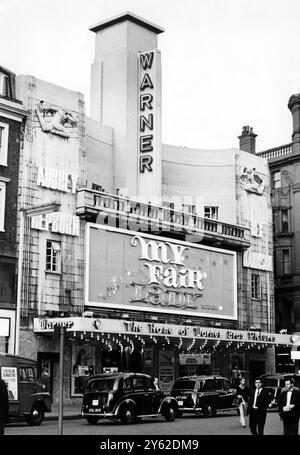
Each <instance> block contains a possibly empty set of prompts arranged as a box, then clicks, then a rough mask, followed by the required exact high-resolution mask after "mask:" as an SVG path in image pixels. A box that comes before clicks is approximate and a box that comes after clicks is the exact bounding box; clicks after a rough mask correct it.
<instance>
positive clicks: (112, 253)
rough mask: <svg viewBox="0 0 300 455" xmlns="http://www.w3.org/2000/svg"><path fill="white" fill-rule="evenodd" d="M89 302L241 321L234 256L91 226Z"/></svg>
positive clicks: (88, 255)
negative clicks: (238, 316) (238, 314)
mask: <svg viewBox="0 0 300 455" xmlns="http://www.w3.org/2000/svg"><path fill="white" fill-rule="evenodd" d="M86 245H87V250H86V253H87V257H86V267H87V270H86V304H87V305H93V306H96V307H102V308H112V309H114V308H119V309H122V310H140V311H152V312H159V313H173V314H182V315H189V316H191V315H194V316H206V317H215V318H223V319H236V318H237V285H236V253H235V252H232V251H227V250H222V249H218V248H212V247H207V246H204V245H199V244H193V243H188V242H181V241H180V242H179V241H177V240H173V239H172V240H171V239H167V238H165V237H159V236H153V235H147V234H142V235H141V234H140V233H138V232H134V231H125V230H120V229H118V230H116V229H115V228H111V227H106V226H101V225H95V224H88V226H87V243H86Z"/></svg>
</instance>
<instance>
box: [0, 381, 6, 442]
mask: <svg viewBox="0 0 300 455" xmlns="http://www.w3.org/2000/svg"><path fill="white" fill-rule="evenodd" d="M7 419H8V392H7V387H6V383H5V382H4V381H3V379H0V436H3V435H4V425H5V422H6V421H7Z"/></svg>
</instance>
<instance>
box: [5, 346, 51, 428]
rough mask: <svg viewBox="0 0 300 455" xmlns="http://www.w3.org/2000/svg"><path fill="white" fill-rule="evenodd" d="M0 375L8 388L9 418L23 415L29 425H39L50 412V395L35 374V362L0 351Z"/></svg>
mask: <svg viewBox="0 0 300 455" xmlns="http://www.w3.org/2000/svg"><path fill="white" fill-rule="evenodd" d="M0 377H1V378H2V379H3V380H4V381H5V382H6V384H7V388H8V399H9V409H8V417H9V419H12V418H18V417H24V418H25V420H26V422H27V423H28V424H29V425H35V426H37V425H40V424H41V423H42V421H43V420H44V416H45V412H51V396H50V394H49V393H48V392H47V391H45V388H44V386H43V384H42V383H41V381H40V379H39V378H38V376H37V362H36V361H35V360H33V359H27V358H25V357H20V356H17V355H13V354H6V353H0Z"/></svg>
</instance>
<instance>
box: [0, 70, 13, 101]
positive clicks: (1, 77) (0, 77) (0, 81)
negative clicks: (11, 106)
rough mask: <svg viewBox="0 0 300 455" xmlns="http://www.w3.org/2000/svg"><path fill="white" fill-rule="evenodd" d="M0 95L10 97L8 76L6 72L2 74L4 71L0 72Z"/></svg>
mask: <svg viewBox="0 0 300 455" xmlns="http://www.w3.org/2000/svg"><path fill="white" fill-rule="evenodd" d="M0 95H1V96H7V97H9V98H11V97H12V93H11V89H10V83H9V77H8V75H7V74H4V73H0Z"/></svg>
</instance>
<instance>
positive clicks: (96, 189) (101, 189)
mask: <svg viewBox="0 0 300 455" xmlns="http://www.w3.org/2000/svg"><path fill="white" fill-rule="evenodd" d="M92 190H94V191H104V188H102V186H101V185H97V183H92Z"/></svg>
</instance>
